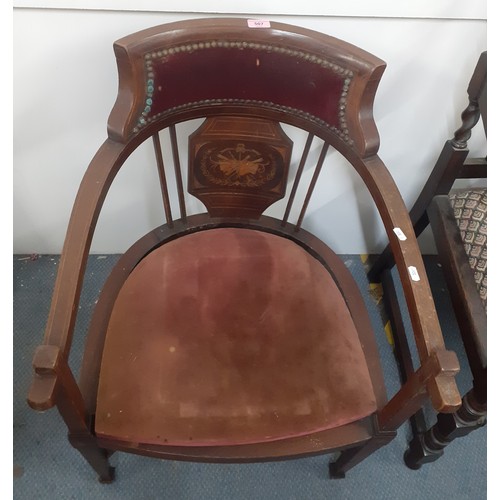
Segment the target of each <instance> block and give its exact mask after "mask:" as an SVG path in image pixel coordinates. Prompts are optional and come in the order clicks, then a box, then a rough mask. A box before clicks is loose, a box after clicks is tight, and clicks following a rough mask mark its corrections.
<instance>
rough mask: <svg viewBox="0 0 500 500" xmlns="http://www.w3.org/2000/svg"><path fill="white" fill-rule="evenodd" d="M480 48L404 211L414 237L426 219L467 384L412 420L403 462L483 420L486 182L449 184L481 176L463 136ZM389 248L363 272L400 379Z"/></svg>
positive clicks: (476, 108)
mask: <svg viewBox="0 0 500 500" xmlns="http://www.w3.org/2000/svg"><path fill="white" fill-rule="evenodd" d="M486 57H487V56H486V52H483V53H482V54H481V56H480V58H479V61H478V63H477V66H476V68H475V71H474V74H473V75H472V78H471V80H470V84H469V87H468V96H469V104H468V106H467V108H466V109H465V110H464V112H463V113H462V124H461V126H460V128H459V129H458V130H457V131H456V132H455V133H454V136H453V138H452V139H450V140H448V141H446V143H445V144H444V147H443V150H442V152H441V154H440V156H439V158H438V160H437V162H436V165H435V166H434V169H433V170H432V172H431V175H430V176H429V179H428V181H427V182H426V184H425V186H424V188H423V189H422V192H421V194H420V195H419V197H418V199H417V201H416V202H415V205H414V206H413V208H412V209H411V211H410V217H411V220H412V223H413V227H414V229H415V233H416V235H417V236H418V235H419V234H420V233H421V232H422V231H423V230H424V229H425V227H426V226H427V225H428V224H429V223H430V225H431V228H432V232H433V235H434V239H435V242H436V247H437V251H438V255H439V261H440V264H441V266H442V270H443V274H444V277H445V280H446V284H447V288H448V290H449V293H450V298H451V301H452V305H453V309H454V311H455V315H456V318H457V323H458V326H459V330H460V334H461V337H462V340H463V342H464V346H465V349H466V353H467V357H468V361H469V365H470V369H471V372H472V377H473V387H472V389H471V390H470V391H469V392H467V393H466V394H465V395H464V396H463V404H462V406H461V408H460V409H459V410H458V411H457V412H456V413H449V414H438V415H437V422H436V424H435V425H433V426H432V427H430V428H428V425H427V423H426V421H425V418H424V415H423V413H422V412H418V413H417V414H416V415H415V417H414V418H413V419H412V429H413V435H414V437H413V439H412V440H411V442H410V445H409V449H408V450H407V452H406V453H405V462H406V464H407V465H408V467H410V468H413V469H418V468H420V467H421V465H422V464H425V463H428V462H433V461H435V460H437V459H438V458H439V457H440V456H441V455H442V454H443V451H444V448H445V447H446V446H447V445H448V444H449V443H450V442H451V441H452V440H453V439H455V438H457V437H460V436H465V435H467V434H469V433H470V432H471V431H473V430H474V429H477V428H478V427H480V426H482V425H484V424H485V423H486V406H487V397H486V369H487V350H486V208H487V202H486V188H465V189H464V188H462V189H459V190H457V189H453V185H454V183H455V181H456V180H457V179H473V178H486V165H487V163H486V158H470V157H469V150H468V146H467V141H468V140H469V138H470V137H471V130H472V128H473V127H474V126H475V125H476V124H477V122H478V121H479V119H480V118H482V123H483V126H484V131H485V133H486V130H487V114H486V111H487V110H486V104H487V79H486V68H487V59H486ZM393 265H394V258H393V256H392V251H391V249H390V248H389V247H387V248H386V249H385V250H384V252H383V253H382V254H381V255H380V256H379V258H378V259H377V260H376V261H375V262H374V265H373V267H372V268H371V270H370V272H369V278H370V279H371V280H372V281H379V280H380V281H381V282H382V283H383V287H384V293H385V294H386V295H387V296H388V300H387V304H388V305H389V306H390V307H391V312H390V315H391V321H392V324H393V330H394V331H395V333H396V335H395V341H396V342H395V345H396V353H397V357H398V359H399V361H400V367H401V370H402V374H403V379H404V378H405V377H406V372H408V371H409V372H411V371H413V366H412V361H411V357H410V352H409V349H408V345H407V340H406V335H405V332H404V325H403V323H402V321H401V315H400V312H399V310H398V309H399V306H398V304H397V300H396V298H395V289H394V283H393V282H392V277H391V275H390V268H391V267H392V266H393Z"/></svg>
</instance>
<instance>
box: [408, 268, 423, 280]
mask: <svg viewBox="0 0 500 500" xmlns="http://www.w3.org/2000/svg"><path fill="white" fill-rule="evenodd" d="M408 271H409V272H410V276H411V279H412V280H413V281H420V276H419V275H418V271H417V268H416V267H415V266H410V267H409V268H408Z"/></svg>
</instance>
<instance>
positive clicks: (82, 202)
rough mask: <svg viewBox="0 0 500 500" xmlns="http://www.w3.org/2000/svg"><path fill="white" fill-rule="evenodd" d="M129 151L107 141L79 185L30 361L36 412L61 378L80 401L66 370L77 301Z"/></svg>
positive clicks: (52, 397) (52, 398) (50, 402)
mask: <svg viewBox="0 0 500 500" xmlns="http://www.w3.org/2000/svg"><path fill="white" fill-rule="evenodd" d="M129 149H130V144H129V145H127V146H125V145H123V144H120V143H117V142H114V141H112V140H110V139H107V140H106V141H105V142H104V143H103V145H102V146H101V147H100V149H99V150H98V151H97V153H96V155H95V156H94V158H93V159H92V161H91V163H90V165H89V167H88V169H87V171H86V173H85V175H84V177H83V180H82V182H81V184H80V188H79V190H78V194H77V196H76V199H75V203H74V205H73V210H72V213H71V218H70V221H69V225H68V230H67V233H66V239H65V241H64V246H63V250H62V254H61V260H60V263H59V268H58V272H57V278H56V282H55V286H54V294H53V296H52V303H51V307H50V312H49V317H48V320H47V326H46V329H45V336H44V342H43V345H42V346H40V347H39V348H38V349H37V351H36V353H35V356H34V358H33V367H34V369H35V376H34V379H33V383H32V386H31V388H30V393H29V396H28V403H29V405H30V406H31V407H32V408H34V409H36V410H46V409H49V408H51V407H52V406H54V404H56V396H57V392H58V391H57V390H58V387H59V386H60V384H59V381H58V379H59V378H61V377H63V378H64V381H63V384H62V385H63V386H65V384H66V382H67V380H70V382H69V383H70V385H71V386H72V388H71V390H70V393H71V394H73V396H74V397H76V398H77V399H78V397H80V398H81V395H80V396H78V394H79V390H78V386H77V385H76V382H74V379H73V375H72V374H71V371H70V370H69V366H68V355H69V351H70V348H71V341H72V338H73V330H74V327H75V321H76V313H77V311H78V301H79V299H80V292H81V288H82V282H83V277H84V273H85V268H86V265H87V258H88V254H89V250H90V244H91V241H92V236H93V234H94V229H95V226H96V223H97V218H98V216H99V212H100V210H101V207H102V204H103V202H104V198H105V197H106V194H107V192H108V189H109V186H110V185H111V182H112V181H113V178H114V177H115V175H116V173H117V171H118V170H119V168H120V166H121V164H122V163H123V162H124V161H125V158H126V157H127V154H128V151H129ZM49 358H50V359H52V361H53V363H52V365H53V366H52V368H51V369H50V370H49V369H47V363H48V361H47V359H49ZM56 359H57V362H56V361H55V360H56ZM49 364H50V363H49ZM56 366H57V367H58V368H57V369H56ZM71 380H72V382H71ZM75 395H76V396H75ZM74 397H73V399H74Z"/></svg>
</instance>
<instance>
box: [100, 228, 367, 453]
mask: <svg viewBox="0 0 500 500" xmlns="http://www.w3.org/2000/svg"><path fill="white" fill-rule="evenodd" d="M375 409H376V405H375V396H374V394H373V388H372V385H371V381H370V376H369V374H368V370H367V367H366V362H365V359H364V355H363V352H362V349H361V345H360V342H359V340H358V336H357V333H356V331H355V327H354V325H353V322H352V319H351V317H350V314H349V311H348V309H347V307H346V305H345V303H344V300H343V298H342V296H341V293H340V291H339V289H338V288H337V286H336V284H335V282H334V281H333V279H332V278H331V276H330V274H329V273H328V271H327V270H326V269H325V268H324V267H323V265H322V264H321V263H320V262H319V261H317V260H316V259H315V258H313V257H312V256H311V255H310V254H308V253H307V252H306V251H305V250H304V249H302V248H301V247H299V246H298V245H296V244H295V243H294V242H292V241H291V240H288V239H285V238H282V237H279V236H275V235H272V234H268V233H264V232H259V231H253V230H248V229H235V228H227V229H212V230H207V231H202V232H198V233H195V234H192V235H189V236H185V237H182V238H179V239H177V240H174V241H172V242H170V243H167V244H165V245H163V246H161V247H160V248H158V249H157V250H155V251H154V252H152V253H151V254H149V255H148V256H147V257H146V258H145V259H144V260H142V261H141V263H140V264H139V265H138V266H137V267H136V269H135V270H134V271H133V272H132V273H131V275H130V276H129V278H128V279H127V281H126V282H125V284H124V286H123V288H122V290H121V292H120V294H119V296H118V298H117V301H116V304H115V307H114V310H113V314H112V317H111V320H110V324H109V328H108V332H107V337H106V344H105V348H104V355H103V360H102V369H101V376H100V384H99V393H98V404H97V414H96V423H95V429H96V433H97V435H101V436H107V437H114V438H116V439H118V440H119V439H122V440H132V441H136V442H138V443H152V444H155V443H156V444H159V443H161V444H165V443H169V444H179V445H193V446H194V445H197V446H203V445H214V444H221V445H223V444H243V443H255V442H261V441H269V440H277V439H282V438H286V437H290V436H298V435H304V434H308V433H312V432H314V431H319V430H324V429H329V428H333V427H336V426H340V425H342V424H346V423H349V422H352V421H355V420H358V419H359V418H362V417H364V416H367V415H369V414H371V413H373V412H374V411H375ZM153 410H154V411H153Z"/></svg>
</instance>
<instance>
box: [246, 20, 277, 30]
mask: <svg viewBox="0 0 500 500" xmlns="http://www.w3.org/2000/svg"><path fill="white" fill-rule="evenodd" d="M247 24H248V27H249V28H270V27H271V22H270V21H267V20H265V19H247Z"/></svg>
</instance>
